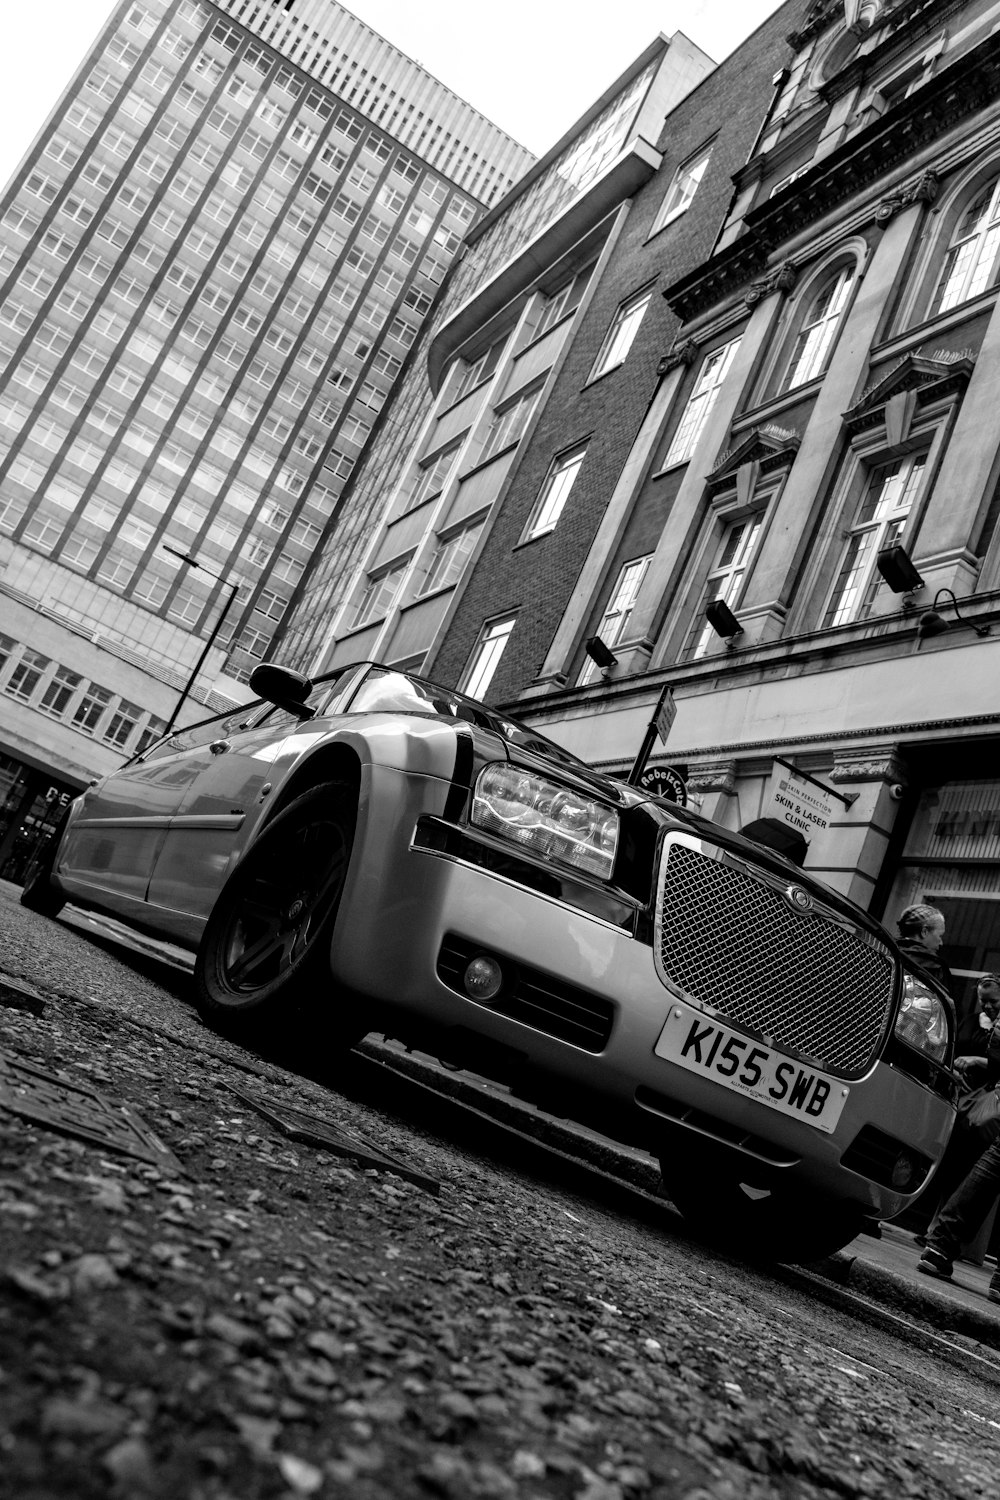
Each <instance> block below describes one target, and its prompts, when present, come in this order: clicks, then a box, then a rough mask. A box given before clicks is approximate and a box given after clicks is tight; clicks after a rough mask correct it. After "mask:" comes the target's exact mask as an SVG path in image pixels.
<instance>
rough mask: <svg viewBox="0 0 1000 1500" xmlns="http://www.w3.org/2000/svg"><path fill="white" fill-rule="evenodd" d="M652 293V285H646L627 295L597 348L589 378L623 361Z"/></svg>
mask: <svg viewBox="0 0 1000 1500" xmlns="http://www.w3.org/2000/svg"><path fill="white" fill-rule="evenodd" d="M652 295H653V289H652V287H646V289H645V290H644V291H641V292H637V293H636V294H635V296H634V297H629V298H628V299H627V300H626V301H625V302H623V303H622V304H621V306H620V307H619V309H618V311H617V312H616V313H615V315H614V317H613V318H612V320H611V326H610V328H609V329H608V331H607V333H606V334H605V335H604V342H603V343H602V344H601V347H600V349H599V350H598V354H597V358H596V359H595V361H594V368H593V369H592V370H591V372H590V378H591V380H596V379H597V377H598V376H599V375H604V374H605V373H606V372H607V371H608V370H614V369H616V368H617V367H618V366H619V365H620V364H623V363H624V362H625V360H626V358H627V357H628V352H629V350H630V349H631V347H632V345H633V344H634V342H635V336H636V334H637V333H638V332H639V328H640V325H641V323H642V320H643V318H644V317H645V316H646V310H647V308H648V307H649V303H650V299H651V298H652Z"/></svg>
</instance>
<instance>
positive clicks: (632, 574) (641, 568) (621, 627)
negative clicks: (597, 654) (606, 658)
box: [579, 553, 653, 687]
mask: <svg viewBox="0 0 1000 1500" xmlns="http://www.w3.org/2000/svg"><path fill="white" fill-rule="evenodd" d="M652 556H653V555H652V553H649V554H648V555H647V556H646V557H636V558H633V560H632V561H631V562H627V563H625V565H624V567H623V568H622V570H621V572H620V573H619V574H618V579H617V582H616V583H615V586H614V588H613V589H612V591H611V598H610V599H609V600H608V607H607V609H606V610H605V611H604V614H603V615H602V616H601V623H600V624H599V625H598V627H597V635H598V637H599V638H600V639H601V640H602V641H603V642H604V644H605V646H607V647H608V649H609V650H613V649H614V647H615V646H617V644H618V642H619V641H620V640H622V639H623V637H624V635H625V631H626V629H627V627H628V622H629V619H630V618H631V615H632V611H633V609H634V608H635V601H636V599H637V598H638V597H639V590H640V588H641V587H642V581H643V579H644V578H645V576H646V572H647V570H648V568H649V564H650V562H651V561H652ZM598 671H599V668H598V666H597V663H596V662H595V661H591V660H590V658H589V657H588V658H587V664H586V666H585V667H584V668H583V671H582V672H581V673H580V678H579V685H580V687H586V685H587V683H588V682H593V680H594V678H595V677H596V676H597V673H598Z"/></svg>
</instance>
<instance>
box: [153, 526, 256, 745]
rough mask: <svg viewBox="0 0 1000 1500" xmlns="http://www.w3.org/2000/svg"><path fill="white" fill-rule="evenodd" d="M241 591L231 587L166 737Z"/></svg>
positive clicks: (175, 710)
mask: <svg viewBox="0 0 1000 1500" xmlns="http://www.w3.org/2000/svg"><path fill="white" fill-rule="evenodd" d="M167 550H168V551H172V550H173V549H172V548H167ZM193 566H194V567H196V568H200V567H201V566H202V564H201V563H194V564H193ZM205 571H206V572H207V571H208V569H207V568H206V570H205ZM239 591H240V586H239V584H238V583H234V584H232V586H231V587H230V590H229V598H228V599H227V600H226V602H225V604H224V605H223V607H222V613H221V614H220V615H219V618H218V619H217V620H216V622H215V624H214V625H213V627H212V633H211V635H210V636H209V637H208V640H207V641H206V642H205V649H204V651H202V653H201V655H200V656H199V658H198V660H197V661H196V662H195V664H194V670H193V672H192V673H191V676H190V677H189V678H188V680H187V682H186V683H185V684H184V691H183V692H182V693H181V695H180V697H179V698H178V700H177V702H176V703H175V704H174V711H173V713H172V714H171V715H170V718H169V720H168V721H167V727H166V729H165V730H164V731H163V733H164V734H165V735H167V734H169V733H170V731H171V730H172V729H173V727H174V725H175V724H176V723H177V715H178V714H179V713H180V711H181V709H182V708H183V707H184V704H185V703H186V701H187V699H188V695H189V694H190V692H191V689H192V688H193V687H194V685H195V681H196V680H197V677H198V673H199V672H200V671H201V669H202V667H203V666H204V665H205V658H206V657H207V656H208V653H209V652H210V651H211V649H212V647H213V645H214V644H215V638H216V636H217V635H218V634H219V631H220V630H221V629H222V626H223V624H224V622H225V618H226V616H227V615H228V613H229V611H230V609H231V608H232V603H233V600H234V599H235V598H236V595H237V594H238V593H239Z"/></svg>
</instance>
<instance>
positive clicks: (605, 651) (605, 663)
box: [584, 635, 618, 672]
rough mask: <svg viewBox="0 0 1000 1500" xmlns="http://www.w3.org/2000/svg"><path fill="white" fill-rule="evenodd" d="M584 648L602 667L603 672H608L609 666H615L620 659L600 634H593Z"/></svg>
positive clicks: (592, 659)
mask: <svg viewBox="0 0 1000 1500" xmlns="http://www.w3.org/2000/svg"><path fill="white" fill-rule="evenodd" d="M584 650H585V651H586V653H587V655H588V656H589V657H590V659H591V661H592V662H594V663H595V664H596V665H597V666H599V667H600V669H601V671H602V672H606V671H607V670H608V669H609V667H613V666H614V665H615V663H616V661H617V660H618V658H617V656H616V655H615V653H614V652H613V651H612V649H611V647H610V646H606V645H605V644H604V642H603V641H602V640H601V637H600V636H599V635H592V636H591V637H590V640H589V641H588V642H587V644H586V646H585V647H584Z"/></svg>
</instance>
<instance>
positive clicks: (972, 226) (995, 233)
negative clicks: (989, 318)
mask: <svg viewBox="0 0 1000 1500" xmlns="http://www.w3.org/2000/svg"><path fill="white" fill-rule="evenodd" d="M998 257H1000V177H994V178H993V179H992V181H990V182H988V183H987V184H986V186H985V187H984V188H982V189H981V190H980V191H979V192H978V193H977V194H976V196H975V197H974V198H973V200H972V202H971V203H970V204H969V206H968V208H967V209H966V210H965V213H964V214H963V215H962V217H961V218H960V219H959V221H958V224H957V226H956V228H955V233H954V234H953V235H952V239H951V244H950V245H949V247H948V254H947V255H946V257H945V262H944V267H943V269H942V271H941V278H940V280H939V281H938V284H937V290H936V291H935V293H934V297H933V299H932V301H931V308H930V311H931V315H932V316H933V314H934V313H940V312H947V310H948V308H949V307H956V306H957V305H958V304H959V303H960V302H968V301H969V299H970V297H975V296H976V295H977V294H978V293H979V292H982V291H985V289H986V288H987V287H988V286H990V285H992V283H993V282H994V281H995V279H996V271H997V260H998Z"/></svg>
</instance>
